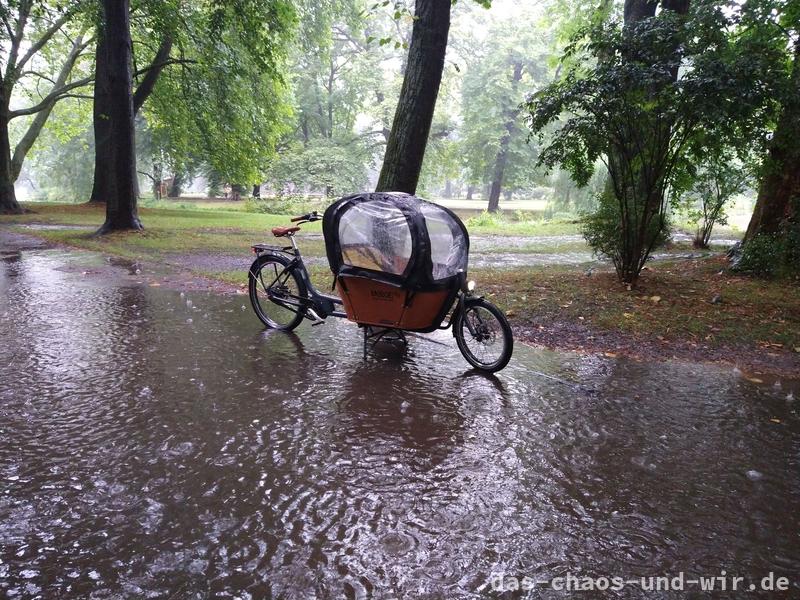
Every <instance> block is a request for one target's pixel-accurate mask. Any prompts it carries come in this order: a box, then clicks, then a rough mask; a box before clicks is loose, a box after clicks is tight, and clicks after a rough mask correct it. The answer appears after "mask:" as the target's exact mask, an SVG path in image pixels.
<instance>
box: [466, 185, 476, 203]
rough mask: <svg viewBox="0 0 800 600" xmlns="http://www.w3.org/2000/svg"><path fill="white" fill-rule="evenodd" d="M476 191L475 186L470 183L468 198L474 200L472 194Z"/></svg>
mask: <svg viewBox="0 0 800 600" xmlns="http://www.w3.org/2000/svg"><path fill="white" fill-rule="evenodd" d="M474 193H475V186H474V185H468V186H467V200H472V194H474Z"/></svg>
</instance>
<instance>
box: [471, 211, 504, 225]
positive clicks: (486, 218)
mask: <svg viewBox="0 0 800 600" xmlns="http://www.w3.org/2000/svg"><path fill="white" fill-rule="evenodd" d="M505 223H506V220H505V219H504V218H503V217H501V216H500V215H498V214H497V213H490V212H489V211H488V210H485V211H483V212H482V213H481V214H479V215H475V216H474V217H470V218H469V219H467V227H502V226H503V225H505Z"/></svg>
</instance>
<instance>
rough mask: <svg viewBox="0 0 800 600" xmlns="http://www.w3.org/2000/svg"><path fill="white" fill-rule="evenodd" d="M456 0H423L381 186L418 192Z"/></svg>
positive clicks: (383, 168) (419, 2)
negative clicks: (453, 3)
mask: <svg viewBox="0 0 800 600" xmlns="http://www.w3.org/2000/svg"><path fill="white" fill-rule="evenodd" d="M449 31H450V0H417V2H416V8H415V21H414V26H413V29H412V32H411V44H410V46H409V49H408V62H407V65H406V69H405V77H404V78H403V87H402V89H401V91H400V100H399V101H398V103H397V111H396V112H395V115H394V122H393V123H392V131H391V133H390V134H389V140H388V142H387V144H386V155H385V156H384V159H383V167H382V169H381V174H380V178H379V179H378V186H377V190H378V191H396V192H407V193H409V194H413V193H414V192H416V190H417V183H418V182H419V174H420V170H421V169H422V161H423V158H424V157H425V147H426V145H427V142H428V134H429V133H430V130H431V122H432V121H433V112H434V109H435V107H436V98H437V96H438V95H439V84H440V83H441V81H442V70H443V69H444V56H445V51H446V50H447V36H448V33H449Z"/></svg>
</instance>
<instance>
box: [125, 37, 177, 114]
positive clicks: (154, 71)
mask: <svg viewBox="0 0 800 600" xmlns="http://www.w3.org/2000/svg"><path fill="white" fill-rule="evenodd" d="M171 51H172V37H170V36H169V35H167V36H165V37H164V39H163V40H161V45H160V46H159V47H158V52H156V55H155V57H153V62H152V63H151V64H150V67H149V68H148V69H147V75H145V76H144V79H142V81H141V83H140V84H139V85H138V86H137V87H136V91H135V92H134V94H133V113H134V114H136V113H137V112H139V109H140V108H141V107H142V104H144V101H145V100H147V98H148V97H149V96H150V94H151V93H152V92H153V88H154V87H155V85H156V81H158V76H159V75H161V71H162V70H163V69H164V67H165V66H166V64H167V63H166V61H167V59H169V53H170V52H171Z"/></svg>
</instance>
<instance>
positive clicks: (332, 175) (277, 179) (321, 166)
mask: <svg viewBox="0 0 800 600" xmlns="http://www.w3.org/2000/svg"><path fill="white" fill-rule="evenodd" d="M368 164H369V157H368V156H366V155H365V153H364V150H363V148H361V147H359V145H358V143H352V144H351V145H349V146H347V145H343V144H339V143H337V142H334V141H328V140H324V139H319V140H317V141H316V142H315V143H314V144H313V145H308V146H303V145H302V144H299V143H294V144H292V145H291V146H290V147H289V148H286V149H284V150H283V151H282V152H281V153H280V156H279V158H278V160H276V161H275V162H274V163H273V164H272V165H271V166H270V168H269V169H268V170H267V173H266V179H267V181H269V182H270V183H271V184H272V185H273V186H274V187H275V189H276V190H277V191H278V195H279V196H282V195H284V194H287V193H288V194H293V193H295V192H297V191H301V192H302V191H320V192H322V193H324V194H325V195H326V196H329V197H332V196H341V195H345V194H348V193H354V192H357V191H359V190H361V189H363V186H364V184H365V183H366V181H367V171H366V168H367V165H368Z"/></svg>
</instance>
